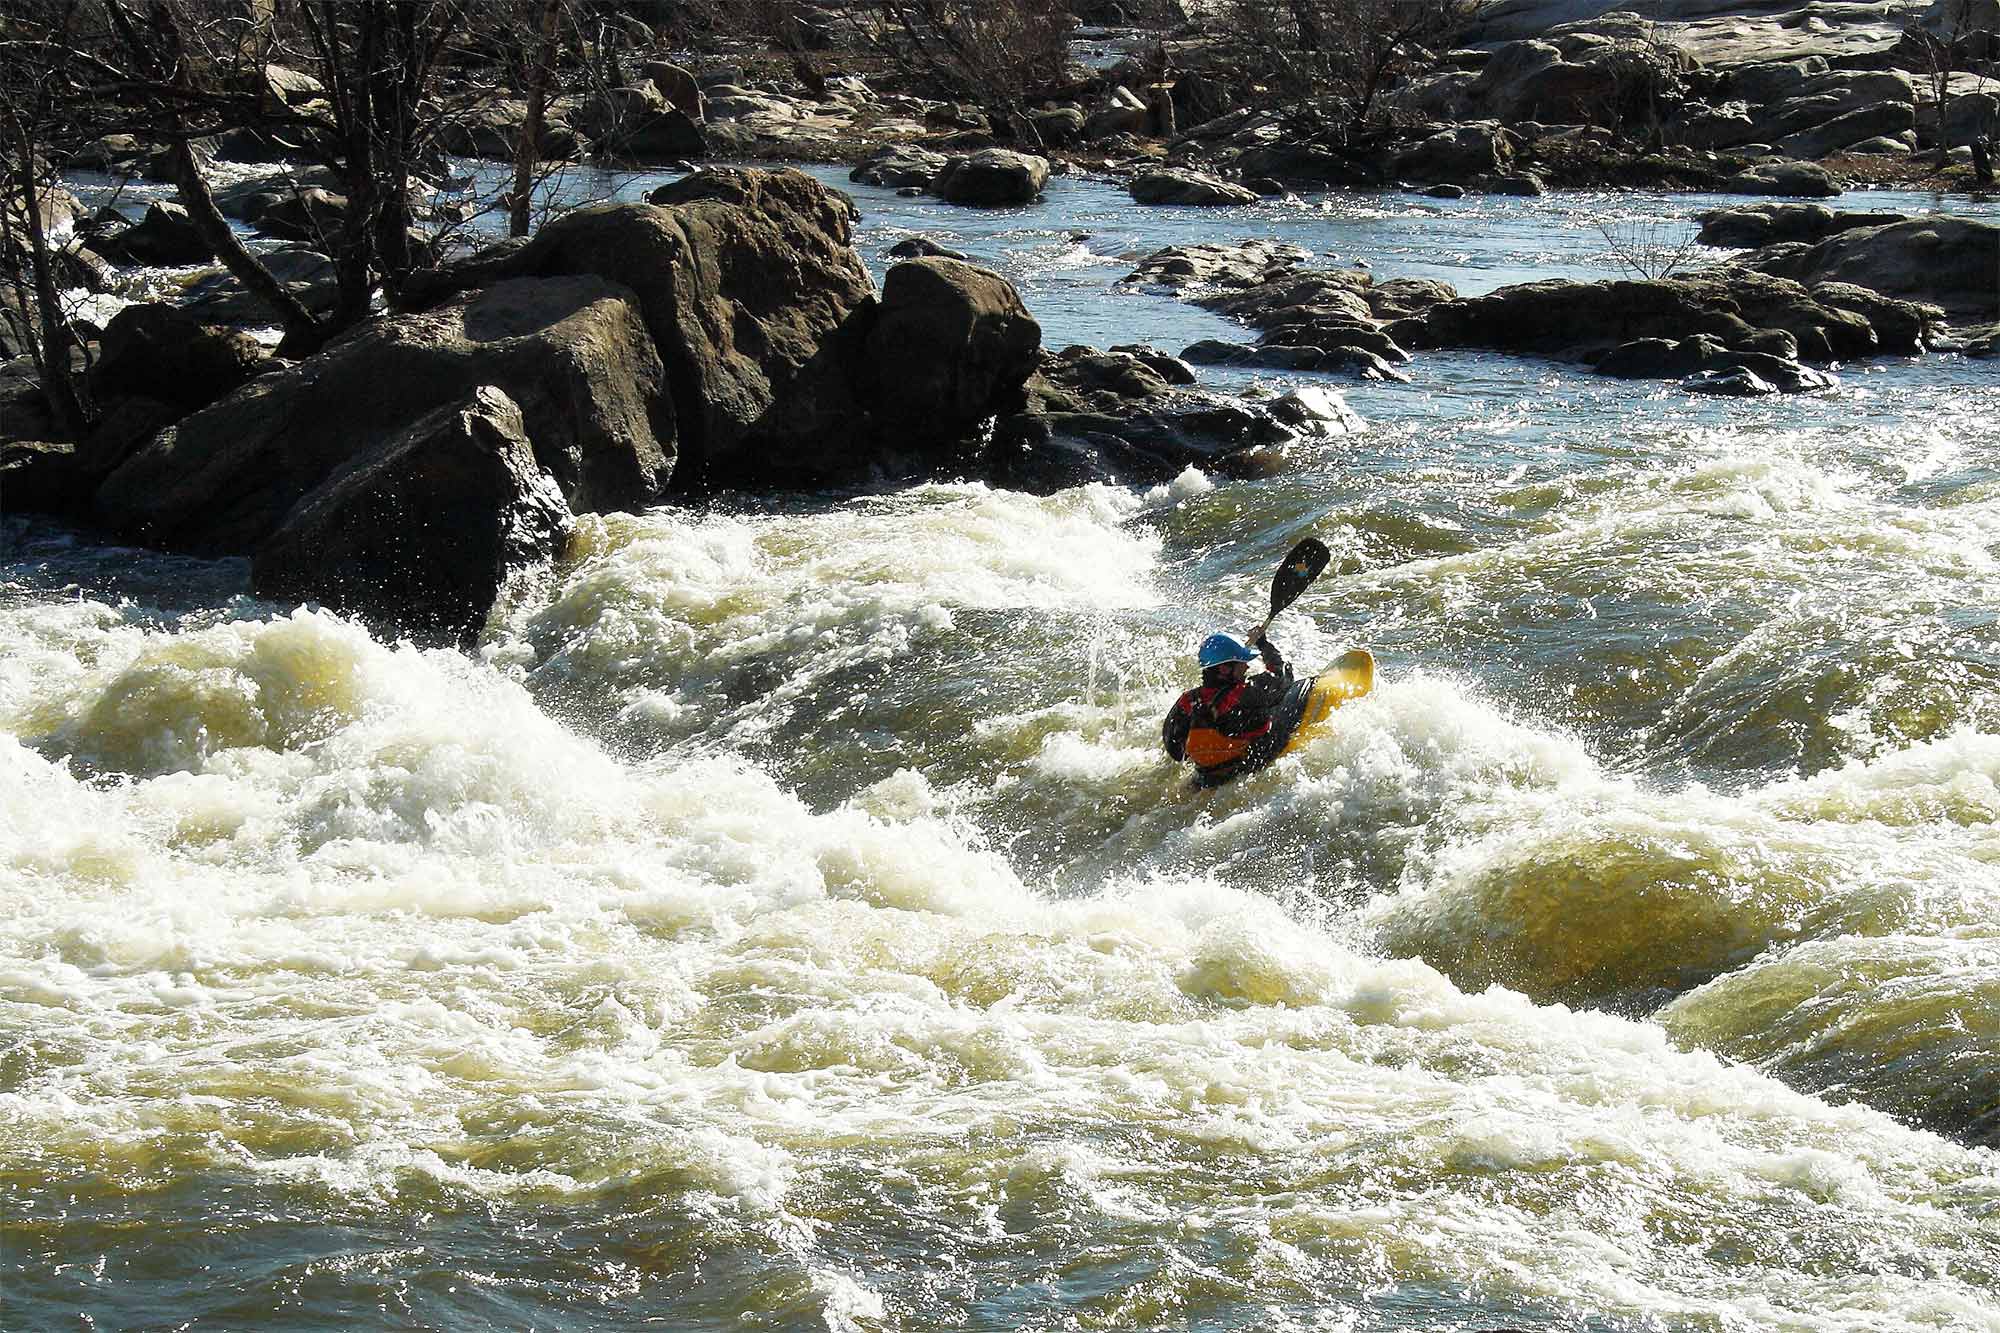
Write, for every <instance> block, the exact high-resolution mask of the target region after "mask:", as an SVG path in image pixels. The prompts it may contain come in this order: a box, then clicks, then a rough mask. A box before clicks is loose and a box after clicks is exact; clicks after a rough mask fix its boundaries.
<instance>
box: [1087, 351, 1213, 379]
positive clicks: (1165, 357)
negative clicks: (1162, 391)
mask: <svg viewBox="0 0 2000 1333" xmlns="http://www.w3.org/2000/svg"><path fill="white" fill-rule="evenodd" d="M1109 350H1111V351H1113V352H1122V353H1124V354H1125V355H1126V356H1129V357H1131V358H1133V359H1134V360H1135V361H1137V362H1138V363H1139V364H1140V365H1142V366H1144V367H1145V368H1146V369H1148V370H1150V371H1152V372H1153V373H1154V374H1155V375H1158V376H1159V377H1160V378H1161V379H1163V380H1165V381H1166V382H1167V383H1168V384H1171V385H1178V386H1185V385H1189V384H1193V383H1195V381H1196V379H1197V378H1198V377H1197V376H1196V375H1195V373H1194V367H1193V366H1191V365H1189V364H1188V363H1187V362H1185V361H1183V360H1182V359H1181V358H1179V357H1177V356H1171V355H1169V354H1168V353H1166V352H1163V351H1161V350H1160V349H1159V348H1157V347H1155V346H1153V345H1152V344H1151V343H1125V344H1122V345H1119V346H1115V347H1112V348H1110V349H1109Z"/></svg>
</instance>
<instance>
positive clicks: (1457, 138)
mask: <svg viewBox="0 0 2000 1333" xmlns="http://www.w3.org/2000/svg"><path fill="white" fill-rule="evenodd" d="M1518 148H1519V140H1518V139H1517V138H1516V137H1515V136H1514V134H1512V133H1511V132H1510V131H1508V130H1506V129H1503V128H1502V127H1501V126H1499V125H1497V124H1494V123H1492V122H1474V123H1471V124H1465V125H1452V126H1448V127H1446V128H1444V129H1440V130H1436V131H1434V132H1432V133H1430V134H1428V135H1425V136H1424V137H1423V138H1422V139H1419V140H1417V141H1416V142H1415V143H1413V144H1410V145H1409V146H1408V147H1405V148H1403V149H1402V150H1400V151H1399V152H1398V153H1397V154H1396V174H1397V175H1399V176H1402V177H1404V178H1406V179H1409V180H1416V181H1448V182H1454V183H1457V182H1463V181H1466V180H1471V179H1475V178H1478V177H1482V176H1490V175H1493V174H1495V173H1498V172H1505V171H1510V170H1512V169H1513V165H1514V156H1515V153H1516V152H1517V150H1518Z"/></svg>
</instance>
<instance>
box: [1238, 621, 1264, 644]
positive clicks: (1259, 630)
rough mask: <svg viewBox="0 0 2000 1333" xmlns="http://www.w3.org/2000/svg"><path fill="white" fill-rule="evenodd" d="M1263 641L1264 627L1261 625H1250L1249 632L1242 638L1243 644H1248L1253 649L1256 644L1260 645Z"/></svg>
mask: <svg viewBox="0 0 2000 1333" xmlns="http://www.w3.org/2000/svg"><path fill="white" fill-rule="evenodd" d="M1263 641H1264V627H1263V626H1262V625H1252V626H1251V627H1250V629H1249V632H1248V633H1246V634H1245V635H1244V636H1243V642H1245V643H1247V644H1249V645H1250V646H1251V647H1252V648H1255V647H1256V646H1257V645H1258V644H1260V643H1262V642H1263Z"/></svg>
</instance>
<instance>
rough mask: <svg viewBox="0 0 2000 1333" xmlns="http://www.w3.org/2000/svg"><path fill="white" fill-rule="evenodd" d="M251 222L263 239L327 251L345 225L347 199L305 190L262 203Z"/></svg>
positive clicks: (318, 190) (318, 191)
mask: <svg viewBox="0 0 2000 1333" xmlns="http://www.w3.org/2000/svg"><path fill="white" fill-rule="evenodd" d="M251 222H252V225H254V226H255V227H256V228H257V230H258V231H260V232H262V233H263V234H264V235H266V236H275V237H277V238H278V239H279V240H281V241H301V242H304V243H306V244H308V245H317V246H320V247H321V248H327V247H329V246H330V245H331V244H332V243H333V241H335V240H336V239H338V238H339V236H340V233H341V229H342V228H343V227H344V226H345V225H346V223H347V196H346V195H344V194H335V193H334V192H333V191H331V190H322V189H320V188H319V187H318V186H308V187H307V188H305V189H303V190H294V191H292V192H291V193H289V194H286V195H284V196H282V197H280V198H277V199H272V200H270V201H268V202H266V203H265V204H264V205H263V206H262V207H260V208H258V209H257V211H256V216H255V217H254V218H253V219H251Z"/></svg>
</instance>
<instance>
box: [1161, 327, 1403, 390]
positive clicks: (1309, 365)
mask: <svg viewBox="0 0 2000 1333" xmlns="http://www.w3.org/2000/svg"><path fill="white" fill-rule="evenodd" d="M1342 332H1343V333H1345V332H1347V331H1345V330H1343V331H1342ZM1298 337H1300V335H1298V334H1283V335H1278V336H1277V337H1274V338H1268V339H1266V340H1263V341H1259V342H1257V343H1254V344H1243V343H1228V342H1223V341H1221V340H1220V339H1215V338H1205V339H1203V340H1202V341H1200V342H1198V343H1194V344H1192V345H1190V346H1188V347H1185V348H1183V349H1182V350H1181V356H1182V357H1184V358H1185V359H1187V360H1189V361H1192V362H1194V363H1195V364H1196V365H1203V366H1255V367H1259V368H1262V369H1266V370H1296V371H1321V372H1326V373H1334V372H1352V373H1353V374H1355V375H1356V376H1358V377H1359V378H1361V379H1365V380H1376V381H1381V382H1387V383H1394V384H1408V383H1409V382H1410V377H1409V376H1408V375H1405V374H1404V373H1403V372H1402V371H1400V370H1398V369H1397V368H1396V366H1395V364H1394V363H1392V362H1391V361H1390V360H1389V359H1388V358H1386V357H1384V356H1383V355H1382V354H1380V353H1379V352H1376V351H1374V350H1372V349H1371V348H1368V347H1364V346H1359V345H1357V344H1355V343H1352V342H1348V341H1345V340H1344V339H1343V338H1342V337H1339V336H1334V337H1328V338H1326V339H1325V340H1324V342H1321V341H1318V340H1313V341H1306V340H1300V341H1287V339H1288V338H1298ZM1391 345H1392V346H1393V344H1391ZM1401 350H1402V349H1400V348H1397V351H1399V352H1400V351H1401ZM1403 359H1405V360H1407V359H1408V354H1407V353H1404V354H1403Z"/></svg>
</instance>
